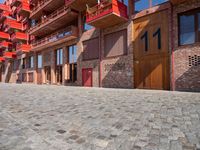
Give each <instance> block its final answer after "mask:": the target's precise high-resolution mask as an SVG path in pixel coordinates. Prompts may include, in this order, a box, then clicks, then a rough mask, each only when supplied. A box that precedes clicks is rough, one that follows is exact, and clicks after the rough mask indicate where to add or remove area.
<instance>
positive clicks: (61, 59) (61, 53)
mask: <svg viewBox="0 0 200 150" xmlns="http://www.w3.org/2000/svg"><path fill="white" fill-rule="evenodd" d="M62 64H63V50H62V49H60V65H62Z"/></svg>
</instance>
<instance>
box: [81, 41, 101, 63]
mask: <svg viewBox="0 0 200 150" xmlns="http://www.w3.org/2000/svg"><path fill="white" fill-rule="evenodd" d="M98 58H99V38H94V39H91V40H87V41H84V42H83V60H91V59H98Z"/></svg>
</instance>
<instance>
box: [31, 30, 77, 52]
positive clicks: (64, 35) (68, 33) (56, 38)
mask: <svg viewBox="0 0 200 150" xmlns="http://www.w3.org/2000/svg"><path fill="white" fill-rule="evenodd" d="M76 38H78V28H77V27H75V26H69V27H67V28H66V29H63V30H61V31H59V32H57V33H54V34H52V35H50V36H48V37H45V38H43V39H40V40H37V41H36V42H34V43H32V50H33V51H39V50H42V49H45V48H48V47H51V46H54V45H57V44H61V43H64V42H67V41H69V40H73V39H76Z"/></svg>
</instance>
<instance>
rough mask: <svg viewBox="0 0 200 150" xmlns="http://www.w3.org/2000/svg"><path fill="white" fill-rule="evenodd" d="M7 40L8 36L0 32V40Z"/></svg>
mask: <svg viewBox="0 0 200 150" xmlns="http://www.w3.org/2000/svg"><path fill="white" fill-rule="evenodd" d="M9 39H10V35H9V34H8V33H5V32H1V31H0V40H9Z"/></svg>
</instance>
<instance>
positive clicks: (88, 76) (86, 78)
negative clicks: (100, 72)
mask: <svg viewBox="0 0 200 150" xmlns="http://www.w3.org/2000/svg"><path fill="white" fill-rule="evenodd" d="M82 84H83V86H87V87H92V68H87V69H83V70H82Z"/></svg>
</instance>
